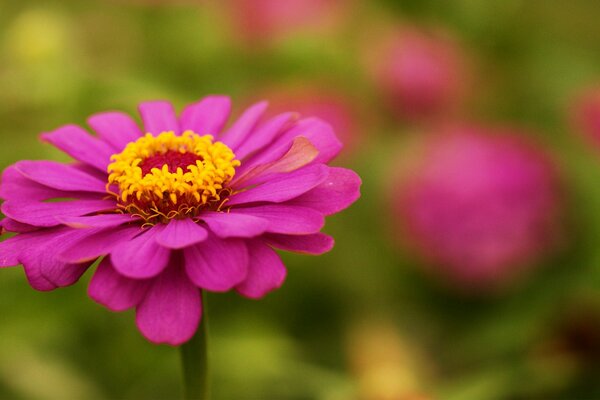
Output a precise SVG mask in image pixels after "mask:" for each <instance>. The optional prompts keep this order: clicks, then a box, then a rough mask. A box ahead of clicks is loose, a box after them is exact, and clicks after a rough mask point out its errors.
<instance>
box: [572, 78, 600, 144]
mask: <svg viewBox="0 0 600 400" xmlns="http://www.w3.org/2000/svg"><path fill="white" fill-rule="evenodd" d="M571 112H572V119H573V122H574V124H575V126H576V129H578V130H579V131H581V133H583V134H584V135H585V137H586V138H587V139H588V140H589V141H590V142H591V143H592V144H593V145H594V146H595V147H597V148H598V149H600V88H596V89H592V90H589V91H587V92H585V93H583V94H582V95H580V96H579V98H578V99H577V100H576V101H575V104H574V106H573V108H572V111H571Z"/></svg>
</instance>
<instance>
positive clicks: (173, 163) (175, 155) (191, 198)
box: [107, 131, 240, 224]
mask: <svg viewBox="0 0 600 400" xmlns="http://www.w3.org/2000/svg"><path fill="white" fill-rule="evenodd" d="M111 161H112V163H111V164H110V165H109V166H108V174H109V176H108V184H107V191H108V192H109V193H111V194H114V195H116V196H117V197H118V201H119V205H120V206H121V208H122V209H124V210H125V211H126V212H129V213H131V214H137V215H140V216H141V217H142V218H144V219H145V220H146V222H148V223H150V224H155V223H157V222H160V221H163V222H165V220H168V219H172V218H181V217H184V216H191V217H194V216H196V215H197V214H198V212H200V211H201V210H202V209H212V208H214V209H219V208H220V207H221V205H222V203H223V202H225V201H226V200H227V196H228V195H229V194H230V193H231V190H230V189H228V188H227V183H229V182H230V181H231V179H232V178H233V176H234V175H235V168H236V167H238V166H239V165H240V161H239V160H236V159H235V154H234V153H233V151H231V149H230V148H229V147H227V145H225V144H224V143H221V142H214V141H213V137H212V136H211V135H203V136H200V135H197V134H195V133H194V132H192V131H185V132H184V133H183V134H182V135H181V136H176V135H175V134H174V133H173V132H163V133H161V134H160V135H158V136H153V135H152V134H150V133H147V134H146V135H145V136H142V137H140V138H139V139H138V140H136V141H135V142H131V143H129V144H127V146H126V147H125V149H124V150H123V151H122V152H121V153H119V154H114V155H113V156H112V157H111ZM117 190H118V193H114V192H115V191H117Z"/></svg>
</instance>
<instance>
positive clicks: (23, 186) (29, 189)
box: [0, 163, 77, 201]
mask: <svg viewBox="0 0 600 400" xmlns="http://www.w3.org/2000/svg"><path fill="white" fill-rule="evenodd" d="M16 165H18V163H17V164H15V165H11V166H10V167H8V168H6V169H5V170H4V172H3V173H2V183H1V184H0V198H3V199H4V200H14V201H24V200H28V201H35V200H48V199H53V198H61V197H62V198H66V197H76V196H74V195H77V193H68V192H63V191H61V190H56V189H52V188H49V187H47V186H44V185H40V184H39V183H36V182H34V181H32V180H30V179H29V178H27V177H25V176H24V175H23V174H22V173H21V172H19V171H18V170H17V167H16Z"/></svg>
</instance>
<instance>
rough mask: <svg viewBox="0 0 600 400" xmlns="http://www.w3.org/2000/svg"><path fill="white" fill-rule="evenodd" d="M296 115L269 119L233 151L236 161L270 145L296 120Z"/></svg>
mask: <svg viewBox="0 0 600 400" xmlns="http://www.w3.org/2000/svg"><path fill="white" fill-rule="evenodd" d="M297 115H298V114H296V113H291V112H289V113H284V114H280V115H278V116H276V117H274V118H271V119H270V120H268V121H267V122H265V123H264V124H263V125H261V126H260V127H259V128H258V129H256V130H255V131H253V132H252V135H249V136H248V137H247V138H246V140H245V141H243V142H241V143H240V144H239V147H238V148H236V149H235V155H236V156H237V157H238V159H240V160H243V159H245V158H246V157H248V156H250V155H251V154H252V153H254V152H256V151H259V150H260V149H262V148H264V147H265V146H267V145H270V144H272V143H273V141H274V140H275V138H277V136H278V135H279V134H280V133H281V132H282V131H284V130H285V128H287V127H289V126H290V125H291V124H292V123H293V122H294V121H295V120H296V118H297Z"/></svg>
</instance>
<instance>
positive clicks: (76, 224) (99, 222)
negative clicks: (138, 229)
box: [59, 214, 142, 229]
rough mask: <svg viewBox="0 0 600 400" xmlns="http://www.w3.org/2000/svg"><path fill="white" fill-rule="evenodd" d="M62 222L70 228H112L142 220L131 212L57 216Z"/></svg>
mask: <svg viewBox="0 0 600 400" xmlns="http://www.w3.org/2000/svg"><path fill="white" fill-rule="evenodd" d="M59 220H60V222H61V223H62V224H65V225H68V226H70V227H72V228H77V229H82V228H114V227H117V226H120V225H124V224H128V223H138V224H139V223H141V222H142V220H141V219H140V218H139V217H137V216H135V215H132V214H99V215H90V216H87V217H63V218H59Z"/></svg>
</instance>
